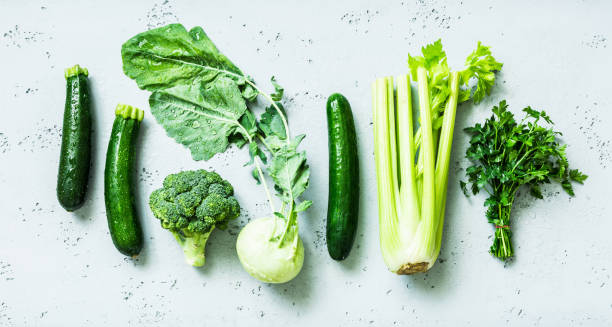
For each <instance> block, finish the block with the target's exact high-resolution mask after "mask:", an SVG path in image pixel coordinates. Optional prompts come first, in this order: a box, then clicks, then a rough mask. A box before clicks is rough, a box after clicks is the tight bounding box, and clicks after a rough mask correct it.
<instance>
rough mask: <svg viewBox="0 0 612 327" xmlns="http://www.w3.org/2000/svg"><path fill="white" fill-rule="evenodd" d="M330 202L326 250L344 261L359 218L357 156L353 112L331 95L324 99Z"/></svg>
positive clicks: (342, 97)
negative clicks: (325, 101)
mask: <svg viewBox="0 0 612 327" xmlns="http://www.w3.org/2000/svg"><path fill="white" fill-rule="evenodd" d="M327 131H328V137H329V199H328V205H327V233H326V235H327V250H328V252H329V255H330V256H331V257H332V259H334V260H344V259H345V258H346V257H347V256H348V255H349V253H350V252H351V248H352V247H353V243H354V242H355V234H356V232H357V221H358V218H359V157H358V154H357V137H356V134H355V123H354V121H353V113H352V112H351V106H350V104H349V102H348V100H347V99H346V98H345V97H344V96H342V95H341V94H338V93H334V94H332V95H331V96H330V97H329V98H328V99H327Z"/></svg>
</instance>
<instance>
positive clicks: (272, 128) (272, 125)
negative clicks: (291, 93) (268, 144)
mask: <svg viewBox="0 0 612 327" xmlns="http://www.w3.org/2000/svg"><path fill="white" fill-rule="evenodd" d="M276 105H277V106H278V107H279V108H280V110H281V111H282V112H283V114H285V109H284V108H283V105H282V104H280V103H278V102H277V103H276ZM285 115H286V114H285ZM258 126H259V129H260V130H261V131H262V132H263V133H264V135H265V136H266V137H268V136H272V135H276V136H278V137H279V138H281V139H283V140H284V139H286V138H287V133H286V132H285V125H283V120H282V118H281V116H280V115H279V113H278V111H277V110H276V109H275V108H274V107H273V106H272V105H270V106H268V107H267V108H266V111H265V112H264V113H262V114H261V117H260V119H259V123H258Z"/></svg>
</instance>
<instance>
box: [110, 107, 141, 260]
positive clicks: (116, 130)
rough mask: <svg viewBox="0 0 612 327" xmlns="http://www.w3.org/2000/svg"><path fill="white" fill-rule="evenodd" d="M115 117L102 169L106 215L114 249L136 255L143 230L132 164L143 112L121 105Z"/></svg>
mask: <svg viewBox="0 0 612 327" xmlns="http://www.w3.org/2000/svg"><path fill="white" fill-rule="evenodd" d="M115 116H116V117H115V122H114V123H113V130H112V132H111V136H110V141H109V142H108V150H107V152H106V166H105V168H104V202H105V204H106V218H107V219H108V228H109V230H110V235H111V238H112V239H113V243H114V244H115V247H116V248H117V250H119V252H121V253H123V254H125V255H128V256H135V255H137V254H138V253H140V250H141V249H142V229H141V227H140V220H139V219H138V216H137V213H136V207H135V205H134V193H133V191H134V190H133V189H132V182H133V176H132V172H133V167H132V165H133V158H134V148H135V146H136V140H137V138H138V129H139V127H140V122H141V121H142V118H143V117H144V112H143V111H142V110H140V109H138V108H134V107H132V106H128V105H123V104H120V105H118V106H117V109H116V110H115Z"/></svg>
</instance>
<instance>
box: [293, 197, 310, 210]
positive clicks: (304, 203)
mask: <svg viewBox="0 0 612 327" xmlns="http://www.w3.org/2000/svg"><path fill="white" fill-rule="evenodd" d="M311 205H312V201H310V200H306V201H302V202H300V204H298V205H297V206H296V207H295V212H302V211H305V210H306V209H308V208H310V206H311Z"/></svg>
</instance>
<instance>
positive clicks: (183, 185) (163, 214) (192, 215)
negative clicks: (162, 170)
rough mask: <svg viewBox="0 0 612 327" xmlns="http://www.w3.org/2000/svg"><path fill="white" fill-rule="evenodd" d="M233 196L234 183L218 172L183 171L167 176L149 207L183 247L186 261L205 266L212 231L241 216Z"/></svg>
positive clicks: (196, 265) (150, 200)
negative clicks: (207, 246) (207, 243)
mask: <svg viewBox="0 0 612 327" xmlns="http://www.w3.org/2000/svg"><path fill="white" fill-rule="evenodd" d="M233 195H234V188H233V187H232V185H231V184H230V183H229V182H228V181H226V180H224V179H222V178H221V177H220V176H219V175H218V174H217V173H215V172H208V171H206V170H202V169H201V170H196V171H183V172H180V173H177V174H172V175H168V176H167V177H166V179H164V184H163V187H162V188H160V189H158V190H155V191H153V193H151V197H150V198H149V206H150V207H151V211H153V215H154V216H155V218H157V219H159V220H160V222H161V226H162V227H163V228H165V229H167V230H169V231H170V232H171V233H172V234H173V235H174V237H175V238H176V240H177V242H178V243H179V245H180V246H181V247H182V248H183V253H184V255H185V261H187V263H189V264H190V265H192V266H195V267H201V266H203V265H204V262H205V261H206V260H205V253H204V249H205V247H206V241H208V237H209V236H210V233H211V232H212V231H213V230H214V229H215V228H216V227H219V228H220V229H225V227H227V223H228V222H229V220H230V219H235V218H236V217H238V215H240V205H239V204H238V201H236V199H235V198H234V197H233Z"/></svg>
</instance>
